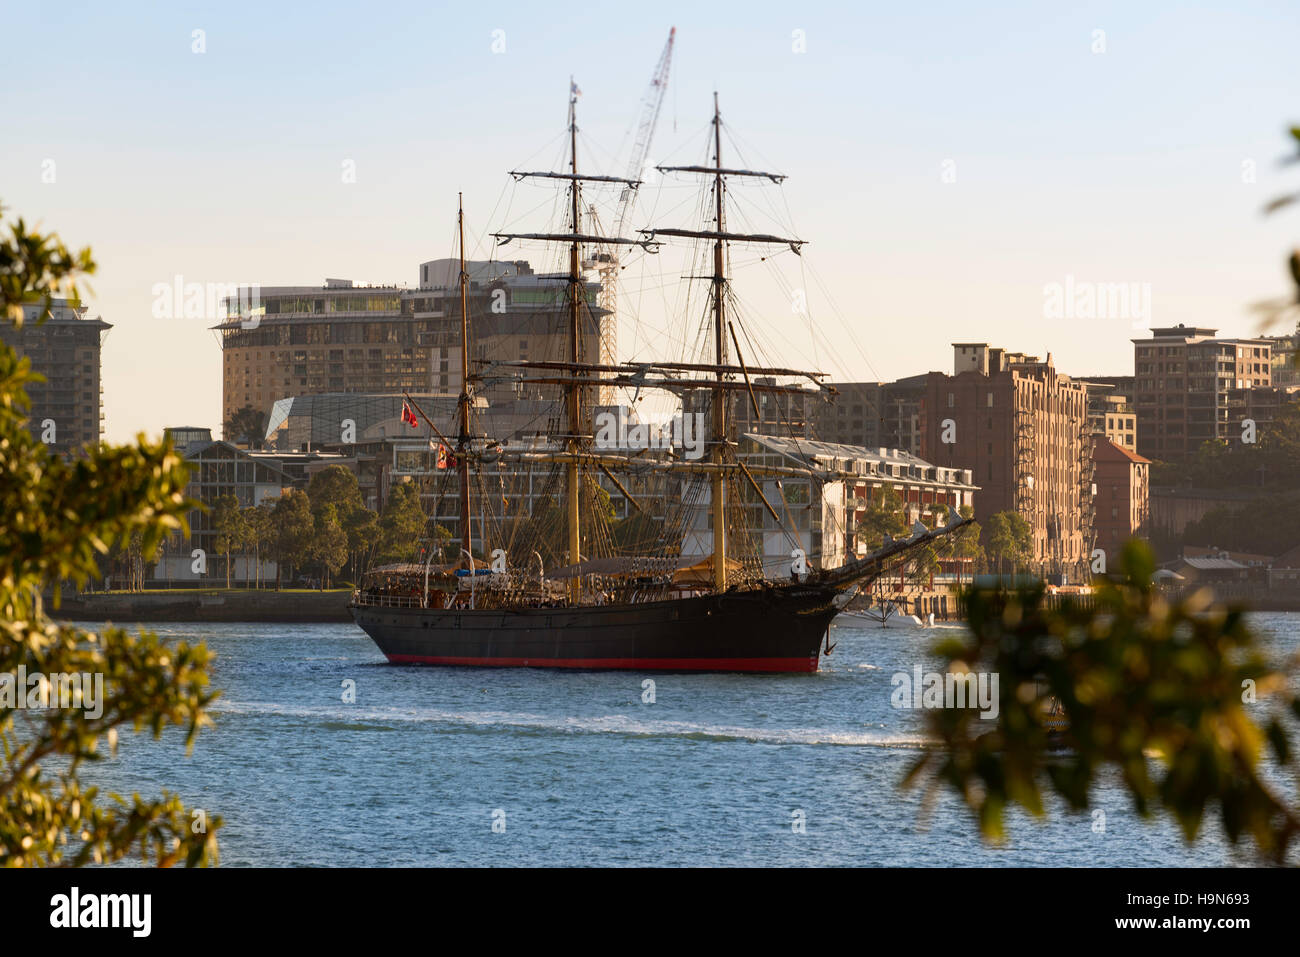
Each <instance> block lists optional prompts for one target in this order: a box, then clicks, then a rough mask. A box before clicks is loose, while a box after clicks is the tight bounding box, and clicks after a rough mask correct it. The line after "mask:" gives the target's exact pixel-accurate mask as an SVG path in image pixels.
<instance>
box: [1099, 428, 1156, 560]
mask: <svg viewBox="0 0 1300 957" xmlns="http://www.w3.org/2000/svg"><path fill="white" fill-rule="evenodd" d="M1093 439H1094V441H1095V443H1096V444H1095V446H1094V449H1093V453H1092V459H1093V463H1094V466H1095V473H1094V479H1093V481H1094V483H1095V484H1096V486H1097V540H1096V547H1097V548H1100V549H1102V550H1103V551H1104V552H1105V553H1106V568H1107V570H1108V571H1109V570H1111V569H1112V568H1113V567H1114V564H1115V561H1116V559H1118V557H1119V553H1120V549H1121V548H1123V546H1124V543H1125V542H1127V541H1128V540H1129V539H1130V538H1134V537H1144V536H1145V535H1146V534H1147V528H1148V525H1149V523H1150V516H1151V512H1150V498H1149V496H1150V480H1151V462H1150V460H1148V459H1144V458H1143V457H1142V456H1140V455H1138V454H1137V453H1136V452H1133V451H1131V450H1130V449H1126V448H1124V447H1123V446H1121V445H1119V444H1117V443H1116V442H1114V441H1112V440H1111V439H1109V438H1107V437H1106V436H1105V435H1099V434H1094V435H1093Z"/></svg>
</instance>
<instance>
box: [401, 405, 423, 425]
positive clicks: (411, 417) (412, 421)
mask: <svg viewBox="0 0 1300 957" xmlns="http://www.w3.org/2000/svg"><path fill="white" fill-rule="evenodd" d="M402 421H403V422H406V423H408V424H409V425H410V426H411V428H413V429H418V428H419V427H420V420H419V419H417V418H416V417H415V413H414V412H412V411H411V407H410V406H409V405H407V404H406V402H405V401H403V402H402Z"/></svg>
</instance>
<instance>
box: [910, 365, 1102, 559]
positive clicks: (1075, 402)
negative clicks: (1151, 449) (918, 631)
mask: <svg viewBox="0 0 1300 957" xmlns="http://www.w3.org/2000/svg"><path fill="white" fill-rule="evenodd" d="M953 349H954V362H953V375H945V374H944V373H942V372H931V373H929V376H928V381H927V387H926V392H925V398H924V400H923V406H922V422H921V443H922V449H923V451H922V453H921V454H922V457H923V458H924V459H926V460H927V461H929V462H933V463H935V464H936V465H942V466H944V467H947V468H960V469H970V470H972V472H973V473H974V483H975V484H976V485H978V486H979V491H977V492H976V493H975V502H974V504H975V517H976V518H977V519H978V520H979V521H980V522H986V521H987V520H988V519H989V518H990V517H991V516H992V515H994V514H996V513H997V512H1003V511H1015V512H1018V513H1019V514H1020V515H1021V517H1023V518H1024V519H1025V520H1026V521H1027V522H1028V523H1029V526H1030V528H1031V530H1032V534H1033V561H1034V562H1035V563H1036V564H1037V565H1038V566H1039V567H1040V568H1041V569H1042V570H1043V571H1044V572H1047V573H1052V574H1062V575H1065V576H1067V577H1070V578H1072V579H1077V578H1078V577H1080V576H1082V575H1083V574H1084V572H1085V569H1086V566H1087V557H1088V555H1089V554H1090V552H1091V548H1092V544H1091V543H1092V537H1093V504H1094V503H1093V496H1092V474H1093V464H1092V452H1093V442H1092V436H1091V431H1090V429H1089V425H1088V395H1087V389H1086V387H1085V385H1084V383H1082V382H1080V381H1077V380H1075V379H1071V378H1070V377H1069V376H1065V375H1061V374H1059V373H1058V372H1057V371H1056V368H1055V366H1054V365H1053V363H1052V357H1051V356H1050V355H1049V356H1048V357H1047V360H1046V361H1040V360H1039V359H1037V358H1035V357H1033V356H1027V355H1025V354H1024V353H1019V352H1007V351H1006V350H1004V349H997V348H991V347H990V346H988V345H987V344H986V343H955V344H954V346H953Z"/></svg>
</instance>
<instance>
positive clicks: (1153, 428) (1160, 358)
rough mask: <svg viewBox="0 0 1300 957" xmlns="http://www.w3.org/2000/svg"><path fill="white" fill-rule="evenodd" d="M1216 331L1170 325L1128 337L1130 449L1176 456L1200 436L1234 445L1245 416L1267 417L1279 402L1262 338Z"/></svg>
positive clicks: (1268, 347) (1268, 346)
mask: <svg viewBox="0 0 1300 957" xmlns="http://www.w3.org/2000/svg"><path fill="white" fill-rule="evenodd" d="M1217 331H1218V330H1216V329H1209V328H1203V327H1199V326H1184V325H1181V324H1180V325H1177V326H1169V327H1164V328H1159V329H1152V330H1151V338H1150V339H1134V340H1133V378H1134V391H1133V399H1134V407H1135V408H1136V410H1137V417H1138V421H1137V425H1138V430H1137V431H1138V435H1137V439H1138V445H1137V450H1138V452H1139V453H1141V454H1142V455H1144V456H1146V457H1147V458H1150V459H1153V460H1155V461H1160V462H1180V461H1183V460H1185V459H1186V458H1187V457H1188V456H1189V455H1191V454H1192V453H1193V452H1195V451H1196V450H1197V449H1199V448H1200V447H1201V446H1202V445H1203V444H1205V443H1206V442H1226V443H1227V444H1228V447H1229V448H1230V449H1231V448H1234V447H1237V448H1239V447H1240V446H1241V442H1242V439H1243V437H1244V436H1246V435H1249V434H1250V432H1249V429H1248V426H1247V423H1246V421H1245V420H1247V419H1252V420H1253V421H1254V422H1255V424H1256V425H1257V426H1258V425H1260V424H1263V423H1265V422H1267V421H1271V420H1272V415H1273V414H1274V413H1275V411H1276V409H1277V406H1278V403H1279V401H1280V399H1279V397H1278V394H1277V393H1276V392H1273V391H1270V392H1267V393H1261V394H1260V395H1258V396H1256V395H1254V394H1252V391H1253V390H1255V389H1270V388H1271V386H1272V369H1273V355H1272V343H1271V342H1270V341H1269V340H1268V339H1218V338H1215V333H1216V332H1217Z"/></svg>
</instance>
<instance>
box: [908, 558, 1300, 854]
mask: <svg viewBox="0 0 1300 957" xmlns="http://www.w3.org/2000/svg"><path fill="white" fill-rule="evenodd" d="M1120 564H1121V570H1120V573H1119V574H1118V575H1116V576H1114V577H1113V578H1111V579H1110V580H1108V581H1106V582H1104V583H1103V584H1101V585H1100V587H1099V590H1098V591H1097V592H1096V594H1095V604H1094V605H1093V606H1092V607H1088V606H1086V605H1084V604H1082V603H1079V602H1076V601H1072V600H1066V601H1062V602H1061V604H1060V606H1059V607H1056V608H1053V607H1050V606H1049V604H1048V602H1047V601H1046V600H1045V594H1044V591H1043V589H1042V588H1035V589H1028V590H1019V591H1015V592H1009V591H997V590H973V591H970V592H968V593H967V595H966V599H965V604H966V609H967V614H968V616H969V635H968V636H967V637H963V638H960V639H956V640H951V641H947V642H945V643H943V644H942V645H941V646H940V647H939V648H937V649H936V650H937V652H938V653H939V654H940V655H941V656H942V657H943V658H944V659H945V660H946V662H947V668H948V671H949V672H950V673H953V674H963V673H967V672H973V673H980V672H985V673H991V674H996V675H998V676H999V681H998V695H999V708H998V713H997V717H996V718H995V719H985V718H981V717H980V711H979V710H978V709H977V708H974V707H972V708H953V707H948V708H936V709H933V710H930V711H929V712H928V714H927V721H928V724H929V729H930V731H931V732H932V733H933V734H934V735H935V736H936V737H937V738H938V739H939V746H938V747H937V748H935V749H933V750H930V751H927V752H926V753H925V754H924V755H923V756H922V757H921V758H920V759H919V760H918V761H917V762H916V763H915V764H914V765H913V767H912V768H911V769H910V771H909V773H908V775H907V777H906V779H905V782H904V783H905V785H907V786H915V785H920V784H924V785H925V792H926V801H925V806H926V807H927V808H928V806H929V805H930V803H931V802H932V801H933V800H934V798H935V797H936V796H937V794H938V792H939V791H940V790H941V789H944V788H947V789H950V790H952V791H955V792H956V793H957V794H958V795H959V796H960V797H961V799H962V800H963V801H964V802H965V804H966V805H967V806H968V807H969V809H970V810H971V811H972V812H973V814H974V815H975V817H976V819H977V820H978V822H979V826H980V830H981V832H982V833H983V834H984V836H985V837H986V838H988V839H990V840H994V841H999V840H1001V839H1002V838H1003V837H1004V835H1005V822H1004V815H1005V812H1006V810H1007V808H1008V807H1010V806H1011V805H1019V806H1020V807H1021V808H1023V809H1025V810H1027V811H1029V812H1030V813H1031V814H1033V815H1035V816H1038V817H1042V816H1044V815H1045V810H1044V794H1045V792H1054V793H1055V794H1057V795H1059V796H1060V797H1062V798H1063V799H1064V800H1065V802H1066V803H1067V804H1068V806H1069V807H1070V808H1072V809H1074V810H1079V811H1082V810H1085V809H1087V808H1089V807H1090V804H1091V791H1092V787H1093V785H1094V784H1095V783H1096V782H1097V780H1098V777H1099V775H1100V774H1101V773H1102V772H1103V769H1106V768H1112V769H1115V770H1117V771H1118V773H1119V776H1120V778H1121V780H1122V782H1123V786H1124V788H1125V790H1126V791H1127V792H1128V794H1129V796H1130V797H1131V799H1132V801H1133V805H1134V807H1135V808H1136V810H1137V812H1138V813H1139V814H1140V815H1142V816H1144V817H1147V816H1151V815H1152V814H1153V813H1154V812H1155V811H1156V810H1162V811H1164V812H1167V813H1169V814H1171V815H1172V816H1173V817H1174V819H1175V820H1176V821H1177V822H1178V824H1179V826H1180V828H1181V829H1182V832H1183V835H1184V836H1185V838H1186V839H1187V840H1188V841H1192V840H1194V839H1195V838H1196V837H1197V836H1198V835H1199V833H1200V831H1201V827H1202V824H1203V822H1204V819H1205V817H1206V815H1207V813H1213V812H1214V810H1215V809H1217V812H1218V815H1219V818H1220V821H1221V823H1222V826H1223V829H1224V831H1225V833H1226V834H1227V836H1228V838H1229V839H1230V840H1231V841H1232V842H1233V843H1234V844H1236V843H1237V842H1238V840H1239V839H1240V838H1242V837H1243V836H1249V837H1250V838H1252V839H1253V841H1254V843H1255V846H1256V847H1257V849H1258V850H1259V851H1260V852H1261V853H1262V854H1266V855H1268V856H1271V857H1272V858H1273V859H1274V860H1278V861H1281V860H1282V859H1284V857H1285V855H1286V852H1287V847H1288V845H1289V844H1290V842H1291V841H1292V840H1293V839H1294V838H1295V835H1296V834H1297V832H1300V811H1297V808H1296V807H1295V806H1294V805H1293V804H1292V803H1291V802H1290V801H1288V799H1287V798H1286V797H1284V796H1282V795H1281V794H1280V793H1279V790H1278V788H1277V784H1276V782H1275V780H1274V779H1275V778H1277V777H1279V776H1280V775H1278V774H1277V772H1278V771H1279V770H1280V769H1281V766H1287V767H1289V768H1291V770H1292V771H1293V772H1294V769H1295V754H1294V751H1293V745H1292V730H1291V729H1290V728H1289V725H1291V724H1292V722H1293V719H1294V718H1296V717H1300V699H1297V698H1296V697H1295V696H1294V694H1293V693H1292V692H1291V691H1290V690H1289V689H1288V684H1287V678H1286V675H1285V673H1284V672H1282V671H1280V670H1278V669H1277V668H1276V667H1274V666H1273V665H1271V664H1270V663H1269V662H1268V661H1267V660H1266V659H1265V657H1264V655H1263V654H1262V652H1261V651H1260V649H1259V646H1258V642H1257V640H1256V638H1255V636H1254V635H1253V634H1252V633H1251V631H1250V629H1249V628H1248V627H1247V623H1246V619H1245V617H1244V615H1243V612H1242V610H1241V609H1239V608H1227V607H1222V606H1218V605H1213V604H1211V603H1210V598H1209V596H1208V594H1207V593H1205V592H1198V593H1195V594H1193V595H1191V596H1190V597H1187V598H1185V599H1182V600H1170V599H1168V598H1166V597H1165V596H1164V595H1163V594H1162V593H1161V592H1160V590H1159V589H1158V588H1157V587H1155V586H1153V585H1152V574H1153V572H1154V570H1155V566H1154V560H1153V558H1152V555H1151V552H1150V549H1149V548H1148V547H1147V546H1146V545H1145V544H1144V543H1141V542H1136V541H1135V542H1130V543H1129V544H1128V545H1127V546H1126V548H1125V550H1124V553H1123V555H1122V558H1121V563H1120ZM1053 703H1059V704H1060V705H1061V706H1062V707H1063V709H1064V714H1065V717H1066V720H1067V722H1068V727H1067V728H1066V730H1065V731H1064V732H1063V737H1062V738H1057V737H1056V735H1057V734H1061V732H1060V731H1055V732H1054V731H1053V729H1052V727H1051V722H1050V721H1047V720H1045V718H1046V716H1047V715H1048V714H1049V712H1050V711H1051V705H1052V704H1053ZM1062 746H1063V747H1062ZM1270 756H1271V759H1272V760H1271V761H1270V760H1269V757H1270Z"/></svg>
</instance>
